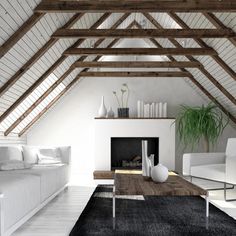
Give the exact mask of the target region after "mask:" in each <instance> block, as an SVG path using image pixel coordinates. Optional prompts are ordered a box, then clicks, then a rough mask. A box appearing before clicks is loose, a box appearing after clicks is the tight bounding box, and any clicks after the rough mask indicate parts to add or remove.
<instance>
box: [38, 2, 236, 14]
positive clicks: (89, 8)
mask: <svg viewBox="0 0 236 236" xmlns="http://www.w3.org/2000/svg"><path fill="white" fill-rule="evenodd" d="M172 10H175V11H177V12H196V11H214V12H217V11H218V12H223V11H229V12H235V11H236V2H235V1H234V0H224V1H218V0H215V1H214V0H211V1H204V0H198V1H192V0H185V1H179V0H177V1H175V0H172V1H164V0H148V1H147V0H146V1H145V0H139V1H138V4H137V1H130V0H128V1H127V0H120V1H111V0H110V1H108V0H107V1H104V0H101V1H94V0H89V1H85V0H83V1H60V0H57V1H42V2H41V3H40V4H39V5H38V6H37V7H36V9H35V11H36V12H104V11H106V12H166V11H172Z"/></svg>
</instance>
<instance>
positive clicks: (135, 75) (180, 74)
mask: <svg viewBox="0 0 236 236" xmlns="http://www.w3.org/2000/svg"><path fill="white" fill-rule="evenodd" d="M79 75H80V76H81V77H133V78H138V77H153V78H155V77H189V76H191V74H190V73H189V72H181V71H156V72H149V71H136V72H133V71H132V72H129V71H121V72H110V71H104V72H80V73H79Z"/></svg>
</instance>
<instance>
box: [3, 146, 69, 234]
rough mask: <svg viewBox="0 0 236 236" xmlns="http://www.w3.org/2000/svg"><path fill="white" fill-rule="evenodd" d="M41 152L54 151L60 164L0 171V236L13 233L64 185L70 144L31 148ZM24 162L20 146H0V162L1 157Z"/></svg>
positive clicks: (66, 182) (66, 179)
mask: <svg viewBox="0 0 236 236" xmlns="http://www.w3.org/2000/svg"><path fill="white" fill-rule="evenodd" d="M33 148H34V150H36V151H37V152H39V153H41V152H43V151H45V150H46V151H48V150H49V149H53V150H57V152H58V153H59V155H60V159H61V161H62V162H61V163H58V164H47V165H39V164H37V163H36V164H34V165H33V167H32V168H30V169H21V170H7V171H0V223H1V225H0V227H1V230H0V235H1V236H3V235H4V236H6V235H10V234H11V233H12V232H14V231H15V230H16V229H17V228H18V227H19V226H21V225H22V224H23V223H24V222H25V221H27V220H28V219H29V218H30V217H31V216H32V215H34V214H35V213H36V212H37V211H38V210H39V209H41V208H42V207H43V206H44V205H45V204H47V203H48V202H49V201H50V200H51V199H53V198H54V197H55V196H56V195H57V194H58V193H60V192H61V191H62V190H63V189H64V188H65V187H66V185H67V184H68V181H69V172H70V165H69V164H70V156H71V150H70V147H55V148H48V147H47V148H46V147H33ZM9 158H10V159H11V160H12V159H15V160H22V161H24V153H23V150H22V147H21V146H11V147H10V146H9V147H0V162H1V161H3V160H4V161H5V159H9Z"/></svg>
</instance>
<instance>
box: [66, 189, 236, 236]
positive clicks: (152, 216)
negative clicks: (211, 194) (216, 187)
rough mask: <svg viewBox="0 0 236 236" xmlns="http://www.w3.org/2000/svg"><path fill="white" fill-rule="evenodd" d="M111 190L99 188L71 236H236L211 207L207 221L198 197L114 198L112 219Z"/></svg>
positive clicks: (229, 221) (230, 222)
mask: <svg viewBox="0 0 236 236" xmlns="http://www.w3.org/2000/svg"><path fill="white" fill-rule="evenodd" d="M111 192H112V189H111V188H110V187H109V186H98V187H97V188H96V190H95V192H94V193H93V196H92V197H91V199H90V200H89V202H88V204H87V206H86V208H85V209H84V211H83V212H82V214H81V216H80V217H79V219H78V221H77V222H76V224H75V226H74V227H73V229H72V231H71V233H70V236H77V235H78V236H79V235H81V236H86V235H93V236H96V235H99V236H100V235H102V236H103V235H104V236H106V235H107V236H110V235H115V236H116V235H117V236H119V235H122V236H139V235H145V236H149V235H150V236H154V235H155V236H165V235H171V236H177V235H178V236H179V235H181V236H182V235H196V236H203V235H212V236H213V235H214V236H218V235H219V236H223V235H227V236H231V235H234V236H235V235H236V221H235V220H234V219H233V218H231V217H229V216H228V215H227V214H225V213H224V212H222V211H221V210H219V209H218V208H216V207H215V206H213V205H212V204H210V217H209V221H208V222H206V217H205V200H204V199H202V198H201V197H145V198H144V199H138V198H137V199H135V198H134V199H125V198H123V199H117V200H116V221H115V222H114V221H113V219H112V198H111V196H112V195H111Z"/></svg>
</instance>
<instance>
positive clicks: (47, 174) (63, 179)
mask: <svg viewBox="0 0 236 236" xmlns="http://www.w3.org/2000/svg"><path fill="white" fill-rule="evenodd" d="M14 172H16V173H18V174H27V175H28V174H30V175H36V176H39V177H40V180H41V193H40V200H41V202H43V201H45V200H46V199H47V198H48V197H50V196H51V195H52V194H54V193H55V192H57V191H58V190H59V189H60V188H62V187H63V186H65V185H66V184H67V183H68V176H69V166H68V165H67V164H53V165H34V166H33V168H32V169H28V170H16V171H14Z"/></svg>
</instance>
